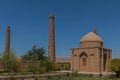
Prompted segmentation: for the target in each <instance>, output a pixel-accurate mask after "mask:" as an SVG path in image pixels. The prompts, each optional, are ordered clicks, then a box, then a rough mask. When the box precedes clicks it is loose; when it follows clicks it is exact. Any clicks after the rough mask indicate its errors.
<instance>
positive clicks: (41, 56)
mask: <svg viewBox="0 0 120 80" xmlns="http://www.w3.org/2000/svg"><path fill="white" fill-rule="evenodd" d="M21 57H22V59H23V60H30V61H40V60H45V59H46V57H45V50H44V48H38V47H37V46H36V45H34V46H33V47H32V49H30V50H28V52H27V53H26V54H25V55H23V56H21Z"/></svg>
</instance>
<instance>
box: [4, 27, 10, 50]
mask: <svg viewBox="0 0 120 80" xmlns="http://www.w3.org/2000/svg"><path fill="white" fill-rule="evenodd" d="M5 51H10V26H7V28H6V42H5Z"/></svg>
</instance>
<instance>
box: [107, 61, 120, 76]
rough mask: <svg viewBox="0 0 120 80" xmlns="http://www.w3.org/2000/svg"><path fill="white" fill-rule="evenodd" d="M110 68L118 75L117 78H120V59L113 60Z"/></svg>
mask: <svg viewBox="0 0 120 80" xmlns="http://www.w3.org/2000/svg"><path fill="white" fill-rule="evenodd" d="M109 68H110V70H111V71H112V72H115V73H116V76H117V77H120V59H113V60H112V61H111V62H110V64H109Z"/></svg>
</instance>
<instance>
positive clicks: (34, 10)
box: [0, 0, 120, 57]
mask: <svg viewBox="0 0 120 80" xmlns="http://www.w3.org/2000/svg"><path fill="white" fill-rule="evenodd" d="M50 14H54V15H55V33H56V34H55V35H56V55H57V57H69V56H70V48H77V47H79V42H80V39H81V38H82V36H84V35H85V34H86V33H88V32H90V31H93V29H94V27H96V28H97V33H98V35H99V36H100V37H101V38H102V39H103V40H104V47H106V48H110V49H112V54H113V57H120V0H0V52H1V53H2V52H3V51H4V44H5V31H6V26H7V25H10V26H11V49H13V50H14V51H15V52H16V54H17V55H18V56H21V55H23V54H25V53H26V52H27V51H28V50H29V49H31V47H32V46H33V45H38V46H39V47H44V48H45V49H46V51H47V46H48V27H49V15H50Z"/></svg>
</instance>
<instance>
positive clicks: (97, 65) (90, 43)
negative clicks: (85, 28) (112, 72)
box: [71, 29, 112, 73]
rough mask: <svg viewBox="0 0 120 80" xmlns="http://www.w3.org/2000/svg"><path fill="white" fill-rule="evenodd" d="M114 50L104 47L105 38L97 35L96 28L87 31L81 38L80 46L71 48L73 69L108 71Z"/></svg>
mask: <svg viewBox="0 0 120 80" xmlns="http://www.w3.org/2000/svg"><path fill="white" fill-rule="evenodd" d="M111 58H112V51H111V50H110V49H107V48H104V47H103V40H102V39H101V38H100V37H99V36H98V35H97V33H96V29H95V30H94V31H93V32H89V33H87V34H86V35H85V36H83V37H82V39H81V40H80V48H72V49H71V70H73V71H78V72H97V73H103V72H107V71H108V68H107V66H108V63H109V62H110V61H111Z"/></svg>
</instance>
